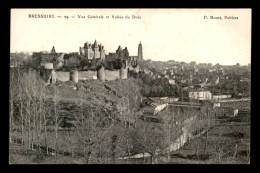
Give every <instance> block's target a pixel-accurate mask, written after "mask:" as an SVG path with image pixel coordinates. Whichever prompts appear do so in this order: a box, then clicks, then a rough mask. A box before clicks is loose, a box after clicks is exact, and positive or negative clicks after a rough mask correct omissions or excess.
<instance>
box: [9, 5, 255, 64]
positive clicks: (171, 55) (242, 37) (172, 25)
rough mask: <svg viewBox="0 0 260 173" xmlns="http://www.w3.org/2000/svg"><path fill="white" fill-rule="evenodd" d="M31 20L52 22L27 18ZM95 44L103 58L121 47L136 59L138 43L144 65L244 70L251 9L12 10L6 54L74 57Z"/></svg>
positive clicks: (249, 48)
mask: <svg viewBox="0 0 260 173" xmlns="http://www.w3.org/2000/svg"><path fill="white" fill-rule="evenodd" d="M32 14H47V15H48V14H50V15H54V18H29V15H32ZM79 15H80V16H85V18H79ZM88 15H91V16H96V15H97V16H101V15H102V16H103V18H88ZM112 15H113V16H121V17H123V19H121V18H117V19H115V18H113V17H112ZM133 15H134V16H139V17H140V18H132V16H133ZM58 16H61V18H58ZM64 16H68V18H65V17H64ZM72 16H75V17H74V18H72ZM107 16H108V17H109V18H106V17H107ZM126 16H129V17H130V18H128V19H127V18H126ZM205 16H207V18H206V19H205ZM210 16H214V17H219V16H221V18H222V19H210ZM224 16H233V17H238V19H224ZM95 40H97V42H98V43H99V44H102V45H103V46H104V49H105V51H106V54H108V53H109V52H115V51H116V49H117V48H118V46H119V45H120V46H121V47H122V48H125V47H127V49H128V51H129V54H130V56H136V55H137V52H138V44H139V43H140V42H141V43H142V47H143V56H144V59H151V60H154V61H159V60H160V61H168V60H175V61H183V62H187V63H189V62H191V61H196V62H197V63H212V64H216V63H220V64H222V65H235V64H236V63H240V65H248V63H251V9H11V35H10V52H20V51H24V52H27V51H29V52H37V51H51V48H52V46H55V49H56V52H66V53H69V52H78V51H79V47H80V46H81V47H83V46H84V43H85V42H90V43H94V41H95Z"/></svg>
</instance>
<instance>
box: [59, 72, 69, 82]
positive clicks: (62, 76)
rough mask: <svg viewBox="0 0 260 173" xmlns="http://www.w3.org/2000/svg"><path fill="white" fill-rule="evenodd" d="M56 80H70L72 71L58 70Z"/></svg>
mask: <svg viewBox="0 0 260 173" xmlns="http://www.w3.org/2000/svg"><path fill="white" fill-rule="evenodd" d="M56 80H59V81H62V82H65V81H69V80H70V72H64V71H56Z"/></svg>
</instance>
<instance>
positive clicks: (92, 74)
mask: <svg viewBox="0 0 260 173" xmlns="http://www.w3.org/2000/svg"><path fill="white" fill-rule="evenodd" d="M89 79H97V71H90V70H89V71H79V80H89Z"/></svg>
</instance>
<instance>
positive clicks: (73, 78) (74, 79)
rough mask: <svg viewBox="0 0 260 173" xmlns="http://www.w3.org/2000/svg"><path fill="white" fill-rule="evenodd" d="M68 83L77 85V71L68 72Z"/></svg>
mask: <svg viewBox="0 0 260 173" xmlns="http://www.w3.org/2000/svg"><path fill="white" fill-rule="evenodd" d="M70 81H72V82H74V83H78V81H79V73H78V71H77V70H71V71H70Z"/></svg>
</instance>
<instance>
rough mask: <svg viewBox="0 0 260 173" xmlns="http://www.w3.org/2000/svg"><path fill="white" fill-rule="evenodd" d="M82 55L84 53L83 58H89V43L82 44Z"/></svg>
mask: <svg viewBox="0 0 260 173" xmlns="http://www.w3.org/2000/svg"><path fill="white" fill-rule="evenodd" d="M82 53H85V55H84V56H85V57H86V58H87V59H89V58H90V47H89V43H88V42H86V43H85V44H84V51H82Z"/></svg>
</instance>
